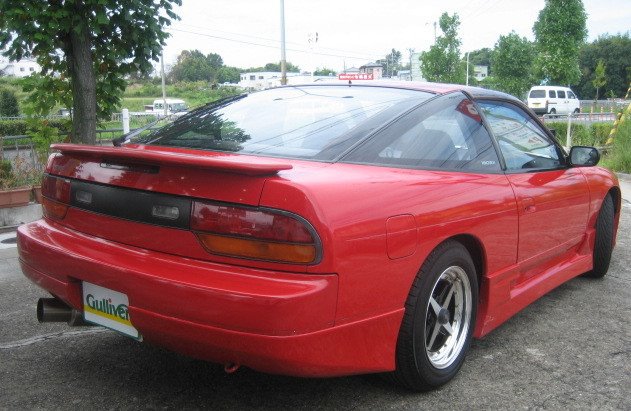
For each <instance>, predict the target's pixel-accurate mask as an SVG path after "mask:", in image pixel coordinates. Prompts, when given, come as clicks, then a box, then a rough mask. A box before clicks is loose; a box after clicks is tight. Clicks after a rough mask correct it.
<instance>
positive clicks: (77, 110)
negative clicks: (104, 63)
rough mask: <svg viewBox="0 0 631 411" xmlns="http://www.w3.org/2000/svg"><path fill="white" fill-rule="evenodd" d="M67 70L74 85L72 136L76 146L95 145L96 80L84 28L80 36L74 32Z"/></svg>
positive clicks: (70, 34)
mask: <svg viewBox="0 0 631 411" xmlns="http://www.w3.org/2000/svg"><path fill="white" fill-rule="evenodd" d="M69 36H70V46H71V47H70V48H71V50H72V52H71V53H70V55H68V56H67V57H68V68H69V71H70V81H71V83H72V108H73V113H72V136H71V141H72V142H73V143H84V144H95V143H96V79H95V76H94V69H93V67H94V64H93V62H92V51H91V41H90V34H89V33H88V31H87V29H86V27H85V26H83V27H81V30H80V33H77V32H76V31H74V30H71V31H70V33H69Z"/></svg>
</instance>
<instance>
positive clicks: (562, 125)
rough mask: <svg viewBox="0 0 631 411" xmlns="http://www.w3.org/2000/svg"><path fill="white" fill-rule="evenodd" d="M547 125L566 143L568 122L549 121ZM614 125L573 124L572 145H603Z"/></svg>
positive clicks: (558, 138)
mask: <svg viewBox="0 0 631 411" xmlns="http://www.w3.org/2000/svg"><path fill="white" fill-rule="evenodd" d="M546 126H548V128H549V129H552V130H554V131H556V135H557V140H559V142H560V143H561V144H563V145H565V142H566V136H567V122H566V121H555V122H547V123H546ZM612 127H613V124H612V123H592V124H576V123H574V124H572V129H571V133H572V145H573V146H595V147H602V146H604V145H605V143H606V142H607V139H608V138H609V133H610V132H611V128H612Z"/></svg>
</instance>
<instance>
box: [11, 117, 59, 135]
mask: <svg viewBox="0 0 631 411" xmlns="http://www.w3.org/2000/svg"><path fill="white" fill-rule="evenodd" d="M47 121H48V125H49V126H50V127H53V128H56V129H57V130H59V132H60V133H61V134H67V133H68V131H69V130H68V120H66V119H55V120H47ZM28 130H29V126H28V123H27V121H26V120H3V121H0V136H23V135H26V134H28Z"/></svg>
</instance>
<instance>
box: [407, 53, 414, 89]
mask: <svg viewBox="0 0 631 411" xmlns="http://www.w3.org/2000/svg"><path fill="white" fill-rule="evenodd" d="M408 51H409V52H410V81H412V54H414V49H413V48H409V49H408Z"/></svg>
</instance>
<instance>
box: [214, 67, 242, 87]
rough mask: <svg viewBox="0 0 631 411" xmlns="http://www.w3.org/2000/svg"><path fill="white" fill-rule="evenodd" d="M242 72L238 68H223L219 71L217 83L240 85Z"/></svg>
mask: <svg viewBox="0 0 631 411" xmlns="http://www.w3.org/2000/svg"><path fill="white" fill-rule="evenodd" d="M241 71H242V70H241V69H239V68H236V67H229V66H223V67H221V68H220V69H219V70H218V71H217V83H238V82H239V80H241Z"/></svg>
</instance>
